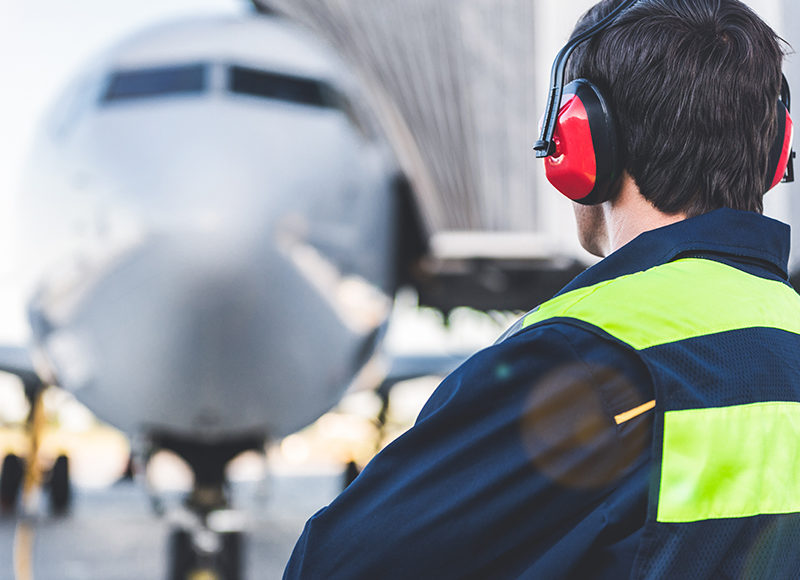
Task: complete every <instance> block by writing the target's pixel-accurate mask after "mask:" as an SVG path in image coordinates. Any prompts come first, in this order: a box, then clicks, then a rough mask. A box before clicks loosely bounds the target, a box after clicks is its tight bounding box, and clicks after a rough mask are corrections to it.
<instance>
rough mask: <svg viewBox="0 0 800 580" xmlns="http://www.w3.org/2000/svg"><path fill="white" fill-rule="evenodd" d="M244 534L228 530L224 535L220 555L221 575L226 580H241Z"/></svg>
mask: <svg viewBox="0 0 800 580" xmlns="http://www.w3.org/2000/svg"><path fill="white" fill-rule="evenodd" d="M243 552H244V535H243V534H242V533H241V532H228V533H226V534H223V536H222V551H221V553H220V555H219V571H220V577H221V578H224V579H225V580H241V578H242V557H243Z"/></svg>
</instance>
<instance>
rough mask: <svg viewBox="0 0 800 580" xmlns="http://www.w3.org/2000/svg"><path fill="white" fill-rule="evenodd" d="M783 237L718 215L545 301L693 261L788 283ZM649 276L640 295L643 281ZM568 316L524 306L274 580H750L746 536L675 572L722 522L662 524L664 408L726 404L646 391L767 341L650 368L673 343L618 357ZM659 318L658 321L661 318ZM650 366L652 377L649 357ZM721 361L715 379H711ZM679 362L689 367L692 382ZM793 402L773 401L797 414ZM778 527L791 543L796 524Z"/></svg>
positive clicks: (695, 345) (745, 216)
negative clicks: (744, 575) (701, 563)
mask: <svg viewBox="0 0 800 580" xmlns="http://www.w3.org/2000/svg"><path fill="white" fill-rule="evenodd" d="M788 241H789V230H788V227H787V226H785V225H784V224H780V223H779V222H775V221H774V220H770V219H768V218H764V217H762V216H759V215H757V214H753V213H746V212H737V211H733V210H718V211H715V212H712V213H710V214H706V215H703V216H699V217H697V218H692V219H689V220H685V221H682V222H679V223H676V224H673V225H671V226H667V227H664V228H660V229H658V230H653V231H650V232H646V233H644V234H642V235H641V236H639V237H637V238H636V239H635V240H633V241H631V242H630V243H628V244H627V245H625V246H624V247H622V248H621V249H619V250H618V251H617V252H615V253H614V254H612V255H610V256H609V257H607V258H606V259H604V260H602V261H601V262H599V263H598V264H597V265H595V266H594V267H592V268H590V269H588V270H587V271H586V272H584V273H583V274H581V275H580V276H578V277H577V278H575V279H574V280H573V281H572V282H571V283H570V284H569V285H568V286H567V287H565V288H564V289H563V290H562V291H561V292H560V293H559V296H560V297H566V299H570V297H571V296H575V295H578V296H583V294H581V293H582V292H583V293H584V294H586V295H587V296H592V295H593V293H594V289H595V288H599V287H603V286H604V283H605V282H608V281H612V282H614V281H616V280H619V279H622V280H625V279H629V278H630V276H631V275H635V274H640V273H644V272H649V271H656V270H653V269H657V267H659V266H662V265H667V264H673V263H677V264H679V266H680V265H681V264H683V263H684V262H681V260H688V262H687V263H688V264H689V265H690V266H691V265H692V264H693V263H695V262H696V261H697V260H698V259H699V260H700V262H697V263H700V264H701V265H702V264H708V263H709V262H708V261H712V262H713V263H715V264H721V265H723V266H724V267H732V268H734V269H735V270H736V271H738V272H742V273H746V274H748V275H751V276H753V277H755V278H757V279H758V280H765V281H770V282H776V283H778V284H779V285H787V286H788V283H787V282H786V278H787V274H786V269H787V260H788V252H789V243H788ZM676 261H677V262H676ZM693 261H695V262H693ZM648 280H650V283H651V285H652V280H653V276H650V277H649V278H648ZM614 283H616V282H614ZM633 287H634V288H636V287H635V286H633ZM655 288H656V289H657V290H656V291H659V290H658V286H657V285H656V286H655ZM673 291H674V289H673V290H669V292H673ZM664 292H667V290H664ZM669 292H668V293H669ZM598 295H599V294H598ZM649 298H650V297H648V296H638V297H637V296H634V297H633V298H631V301H632V302H635V303H640V302H641V303H643V304H644V303H648V301H649ZM588 303H589V302H587V304H588ZM547 304H549V303H547ZM543 308H546V306H545V307H543ZM610 310H612V311H613V310H614V309H613V308H611V309H610ZM798 311H799V312H800V309H798ZM569 316H571V315H569V314H566V315H558V316H549V315H548V316H544V315H543V319H540V318H542V317H539V318H537V312H536V311H532V313H530V314H529V315H526V317H523V318H522V319H521V320H520V321H519V322H518V323H517V324H516V325H514V327H512V328H511V329H510V330H509V332H507V333H506V334H505V335H504V336H503V337H502V338H501V339H500V340H499V341H498V342H497V343H496V344H494V345H493V346H491V347H489V348H487V349H484V350H482V351H480V352H479V353H477V354H475V355H474V356H473V357H471V358H470V359H469V360H468V361H466V362H465V363H464V364H463V365H462V366H461V367H460V368H459V369H457V370H456V371H454V372H453V373H452V374H451V375H450V376H448V377H447V378H446V379H445V380H444V381H443V382H442V384H441V385H440V386H439V387H438V389H437V390H436V391H435V393H434V394H433V395H432V396H431V398H430V400H429V401H428V402H427V404H426V405H425V407H424V408H423V410H422V412H421V413H420V415H419V418H418V419H417V422H416V424H415V425H414V427H413V428H412V429H410V430H409V431H408V432H407V433H405V434H404V435H403V436H401V437H400V438H399V439H397V440H396V441H395V442H393V443H392V444H391V445H389V446H388V447H387V448H386V449H385V450H383V451H382V452H381V453H380V454H378V455H377V456H376V457H375V458H374V459H373V460H372V461H371V462H370V463H369V465H367V467H366V468H365V469H364V471H363V472H362V474H361V475H360V476H359V477H358V478H357V479H356V480H355V482H354V483H353V484H351V485H350V486H349V487H348V488H347V489H346V490H345V491H344V492H343V493H342V494H341V495H340V496H339V497H338V498H337V499H336V500H335V501H334V502H333V503H331V504H330V505H329V506H328V507H326V508H324V509H322V510H321V511H320V512H318V513H317V514H316V515H315V516H313V517H312V518H311V519H310V520H309V522H308V523H307V524H306V527H305V530H304V532H303V535H302V537H301V538H300V540H299V541H298V543H297V545H296V547H295V549H294V552H293V554H292V557H291V560H290V561H289V563H288V566H287V568H286V572H285V575H284V577H285V578H518V577H519V578H583V577H587V578H588V577H591V578H622V577H628V576H631V575H634V576H638V577H651V576H662V575H670V574H672V575H674V574H690V573H692V570H695V571H696V570H700V569H702V570H703V573H708V574H713V573H719V571H720V570H724V571H725V573H728V572H730V573H732V574H738V573H741V572H742V571H743V570H747V566H751V565H752V558H750V559H748V554H751V552H748V550H747V547H748V546H749V545H751V544H748V542H751V543H752V545H755V544H757V543H758V542H759V541H762V542H763V541H764V539H763V535H762V536H759V535H758V534H756V535H753V533H752V529H751V528H748V530H749V531H747V532H742V531H741V530H738V528H737V529H736V530H734V531H731V532H730V533H731V534H734V535H736V537H737V538H739V540H738V541H739V544H737V550H738V551H739V552H740V556H738V560H736V561H733V559H732V560H730V562H729V563H728V564H719V562H717V561H716V560H714V559H715V558H716V559H717V560H719V559H723V558H722V557H721V556H719V554H717V553H716V552H715V553H714V554H712V556H713V557H712V558H711V560H714V561H712V562H711V563H709V564H708V565H706V566H705V567H704V568H691V567H689V568H686V569H683V568H681V567H680V566H681V562H682V561H683V560H684V559H683V557H682V556H681V554H682V553H683V551H685V546H686V544H687V542H688V541H689V540H691V541H692V542H695V543H696V542H698V541H699V540H701V539H703V538H705V539H707V538H708V537H709V534H711V535H712V536H713V535H714V534H717V533H719V532H720V529H721V528H719V525H722V524H723V523H724V522H727V521H728V520H727V519H726V520H714V524H713V525H717V526H718V527H717V528H713V529H711V528H708V527H703V526H704V525H705V524H702V525H700V524H693V523H691V522H689V520H691V519H692V518H693V515H692V514H691V513H690V514H688V515H685V514H682V513H680V510H679V509H677V511H676V510H674V509H673V512H669V511H668V510H667V511H666V512H664V513H660V512H658V505H657V499H658V488H659V481H658V478H659V477H660V476H661V471H660V467H661V463H660V462H661V461H662V458H661V453H662V451H661V448H662V446H663V444H664V443H663V423H664V417H665V415H664V413H665V412H666V411H670V410H672V411H680V410H683V409H684V407H685V408H686V409H691V408H692V407H693V406H694V407H702V408H705V407H706V406H711V407H714V406H716V405H717V404H723V403H719V402H718V401H717V400H716V399H715V398H714V397H717V394H714V395H713V396H710V398H711V399H713V400H712V401H711V402H710V403H709V402H708V401H704V403H703V404H702V405H701V404H696V405H692V404H690V403H686V404H685V405H684V399H690V398H691V396H690V395H691V393H692V391H691V388H692V385H690V384H688V383H689V382H691V381H694V380H695V379H694V378H692V379H691V380H688V381H687V380H685V381H684V382H686V383H687V389H689V390H687V391H686V393H688V394H686V393H684V392H683V387H678V391H680V392H679V393H677V394H671V393H667V392H665V391H663V390H660V389H662V388H663V387H662V385H664V384H668V383H669V381H670V380H672V378H670V377H672V376H673V375H674V376H679V375H680V376H683V375H681V373H683V372H684V371H683V370H682V369H683V367H682V366H681V365H686V364H689V363H686V361H685V360H683V359H681V361H680V362H679V363H676V365H675V366H674V368H673V366H672V365H671V363H670V362H669V361H670V360H671V359H669V356H680V357H686V356H687V355H686V352H690V354H689V355H688V356H689V358H690V359H693V360H694V359H696V360H699V361H700V363H698V364H699V365H700V366H699V367H698V368H700V369H701V370H700V372H701V375H702V372H703V371H702V365H712V364H713V361H714V360H716V358H717V357H720V356H722V355H720V354H719V353H720V352H723V353H724V352H728V351H726V350H725V349H730V348H739V347H741V348H744V349H753V352H754V353H756V355H757V353H758V352H760V351H761V350H763V349H764V344H767V345H768V344H769V341H772V340H773V339H775V337H774V336H773V335H772V334H767V335H759V336H757V337H755V338H754V337H753V336H751V335H749V334H748V335H746V336H745V337H744V338H737V339H736V340H739V342H740V343H742V344H741V345H739V346H735V347H730V346H729V345H728V343H725V344H724V345H723V347H720V349H721V350H720V349H717V348H716V347H708V346H707V344H708V342H707V341H698V340H693V339H690V340H683V342H681V343H680V344H681V345H682V346H681V349H679V350H680V354H679V355H672V354H667V355H664V354H663V353H664V352H668V353H669V352H673V351H674V350H675V349H674V348H673V349H672V350H670V348H672V345H670V344H668V345H667V346H666V347H664V346H663V345H662V346H660V347H659V348H655V349H654V348H648V346H649V345H647V344H644V345H641V346H639V347H637V346H636V345H634V347H631V346H630V344H628V343H626V342H625V341H624V340H620V339H619V338H618V337H617V336H615V335H614V333H615V330H614V327H613V325H611V326H609V327H608V328H599V326H602V325H601V324H599V323H597V324H595V323H586V322H585V321H582V320H576V319H573V318H569ZM662 319H664V320H667V322H666V324H667V325H668V324H669V320H670V319H669V317H662ZM644 327H645V331H647V330H648V329H649V326H648V324H644ZM609 329H610V330H609ZM734 330H736V329H734ZM665 332H667V331H665ZM776 332H777V331H776ZM729 334H731V335H732V336H734V337H739V334H737V333H736V332H733V333H726V336H728V335H729ZM777 340H778V341H780V340H782V339H780V338H778V339H777ZM628 342H635V341H633V340H629V341H628ZM662 342H664V341H662ZM756 342H759V343H760V344H756ZM687 344H688V345H690V346H691V348H689V350H688V351H687V348H685V345H687ZM798 346H800V344H799V345H798ZM637 349H638V350H637ZM692 349H694V350H692ZM706 351H708V352H706ZM643 353H644V354H643ZM652 353H655V354H652ZM659 353H661V354H659ZM664 356H667V359H666V360H667V363H666V364H664V363H663V360H661V359H659V358H658V357H662V358H663V357H664ZM781 356H784V355H783V354H782V355H781ZM739 358H741V357H739ZM777 358H778V359H780V357H777ZM676 360H677V359H676ZM781 360H782V359H780V360H777V362H775V364H776V365H779V364H781ZM653 361H655V362H653ZM709 361H712V362H709ZM690 362H691V361H690ZM726 363H727V361H725V360H722V361H721V362H720V364H719V365H717V367H715V368H714V369H712V370H713V372H712V374H713V373H717V375H714V376H715V377H716V378H715V381H717V380H718V378H719V377H718V373H723V375H724V373H726V372H727V370H726V367H725V364H726ZM695 366H696V365H695ZM734 366H736V365H734ZM739 366H742V365H741V363H740V365H739ZM796 366H798V369H794V371H793V372H796V376H797V377H798V378H800V364H798V365H796ZM689 367H691V369H690V370H689V371H686V372H688V373H692V372H693V373H697V372H698V371H697V369H695V368H694V367H692V365H691V364H689ZM736 368H737V369H739V367H738V366H736ZM736 372H739V374H740V375H741V374H742V373H745V374H746V373H747V371H746V370H745V369H739V370H737V371H736ZM686 376H689V375H686ZM691 376H692V377H694V376H695V375H691ZM709 376H711V375H709ZM737 376H739V375H737ZM742 376H743V375H742ZM792 376H794V375H792ZM734 378H735V377H734ZM790 379H791V377H790ZM790 379H786V380H787V381H789V382H791V380H790ZM676 380H677V379H676ZM681 380H683V379H680V380H677V383H676V384H678V385H681V384H682V383H681V382H680V381H681ZM737 380H738V379H737ZM781 380H783V379H781ZM797 382H798V388H800V380H798V381H797ZM732 384H735V381H734V383H732ZM787 389H788V387H787ZM788 390H791V389H788ZM796 391H797V389H795V390H792V392H791V393H788V392H787V394H786V396H785V397H782V398H781V400H791V401H795V400H798V401H800V393H798V392H796ZM704 396H705V395H704ZM721 396H722V395H720V397H721ZM748 396H749V397H750V398H752V399H753V400H754V401H761V400H762V399H763V396H761V395H760V394H756V395H753V394H750V395H748ZM717 398H719V397H717ZM654 400H657V402H658V406H657V407H656V408H655V410H653V401H654ZM662 401H663V402H664V405H662ZM749 401H750V399H747V401H745V402H749ZM681 417H683V416H681ZM654 424H655V428H654ZM670 441H671V440H670ZM670 445H671V443H670ZM675 465H676V464H675V462H674V461H673V460H672V459H671V458H669V470H671V472H672V471H675V470H677V471H676V473H679V471H680V469H681V467H680V465H678V466H677V467H675ZM667 475H670V473H667ZM654 496H655V497H654ZM701 499H702V498H701ZM670 501H672V502H673V504H675V503H680V502H679V501H678V502H675V501H673V500H670ZM692 501H694V500H692ZM698 501H700V500H698ZM695 503H697V502H695ZM664 505H666V506H667V507H669V506H668V505H667V502H666V501H665V502H664ZM662 507H663V506H662ZM664 509H667V508H664ZM698 509H700V510H701V511H702V508H698ZM723 511H724V510H723ZM798 511H800V508H798ZM723 516H724V517H726V518H729V514H727V513H724V514H722V516H719V517H723ZM702 517H707V516H702ZM713 517H718V516H713ZM759 517H763V516H759ZM670 518H671V519H670ZM695 519H696V518H695ZM737 521H738V520H737ZM675 522H678V523H675ZM771 522H772V520H769V521H767V523H766V524H765V525H766V526H767V528H769V526H773V527H774V525H773V523H771ZM780 525H781V526H783V527H784V528H786V529H791V530H795V528H794V527H793V526H794V520H791V521H790V522H788V523H787V522H785V521H783V520H781V524H780ZM787 526H788V527H787ZM723 527H724V526H723ZM762 527H763V526H762ZM687 529H688V530H689V532H691V533H686V530H687ZM727 529H728V528H725V529H724V530H722V531H725V530H727ZM759 529H761V528H759ZM782 529H783V528H782ZM731 530H733V528H731ZM737 530H738V531H737ZM795 531H800V527H798V528H797V529H796V530H795ZM792 533H794V532H793V531H792ZM786 537H791V536H786ZM676 538H677V539H676ZM681 538H683V539H681ZM670 542H671V543H670ZM731 542H732V540H731ZM729 543H730V542H729ZM665 545H666V546H668V547H667V548H665V547H664V546H665ZM723 548H724V550H729V549H730V546H727V545H726V546H724V547H723ZM723 548H720V550H722V552H720V550H717V551H718V552H720V553H725V552H724V550H723ZM741 554H744V555H741ZM695 556H696V554H695ZM693 557H694V556H693ZM635 562H636V564H634V563H635ZM790 565H791V563H790ZM726 566H727V567H726ZM776 569H777V568H776ZM780 569H781V570H783V569H787V568H780ZM761 570H762V571H763V568H762V569H761Z"/></svg>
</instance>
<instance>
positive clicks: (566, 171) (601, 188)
mask: <svg viewBox="0 0 800 580" xmlns="http://www.w3.org/2000/svg"><path fill="white" fill-rule="evenodd" d="M562 102H563V105H562V106H561V109H560V111H559V112H558V117H557V119H556V125H555V130H554V131H553V140H552V142H553V151H552V153H551V155H550V156H549V157H546V158H545V160H544V169H545V174H546V175H547V180H548V181H549V182H550V183H551V184H552V185H553V187H555V188H556V189H557V190H558V191H560V192H561V193H563V194H564V195H565V196H567V197H568V198H569V199H571V200H572V201H576V202H578V203H582V204H584V205H595V204H598V203H603V202H604V201H606V200H608V199H609V197H610V193H611V191H612V190H611V185H612V184H613V183H614V181H616V179H617V177H619V174H620V167H619V165H620V155H619V145H618V142H617V130H616V125H615V122H614V118H613V115H612V113H611V109H610V108H609V107H608V104H607V102H606V100H605V99H604V98H603V95H602V93H601V92H600V90H599V89H598V88H597V87H596V86H595V85H593V84H592V83H590V82H589V81H587V80H585V79H578V80H575V81H572V82H571V83H569V84H568V85H567V86H565V87H564V94H563V97H562Z"/></svg>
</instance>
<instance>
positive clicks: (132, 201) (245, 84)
mask: <svg viewBox="0 0 800 580" xmlns="http://www.w3.org/2000/svg"><path fill="white" fill-rule="evenodd" d="M32 157H33V165H32V167H31V170H30V172H29V179H27V180H26V185H25V188H24V195H23V196H21V200H20V215H21V217H20V220H21V223H25V224H32V227H31V229H30V230H28V233H29V234H30V236H29V237H28V238H27V239H26V240H24V242H23V243H22V244H21V247H22V248H24V250H23V251H24V252H25V256H26V258H27V259H29V260H30V261H31V263H33V262H35V265H34V266H32V267H31V271H30V272H29V273H27V274H26V276H29V277H30V278H31V279H34V280H36V289H35V293H34V295H33V297H32V299H31V302H30V305H29V312H30V324H31V331H32V336H33V342H34V344H33V347H32V349H31V351H30V354H29V355H28V357H27V358H26V356H25V355H26V353H25V352H24V351H21V350H6V351H4V352H5V354H6V356H5V358H4V360H3V364H2V365H0V366H2V368H3V369H4V370H6V371H9V372H13V373H16V374H18V375H20V376H22V377H23V379H24V380H25V381H26V383H25V384H26V386H27V385H29V384H35V381H34V377H35V376H38V377H41V381H42V383H46V384H56V385H59V386H62V387H64V388H66V389H67V390H69V391H70V392H72V393H73V394H75V396H76V397H77V398H78V399H79V400H80V401H82V402H83V403H84V404H86V405H87V406H88V407H89V408H90V409H91V410H93V411H94V412H95V413H96V414H97V415H98V416H100V417H101V418H103V419H104V420H106V421H108V422H109V423H111V424H112V425H114V426H116V427H118V428H120V429H122V430H123V431H125V432H126V433H128V434H130V435H131V436H132V437H134V438H136V437H138V438H142V439H143V442H144V444H143V447H144V448H145V449H146V451H145V453H150V452H152V451H153V450H156V449H168V450H171V451H173V452H175V453H176V454H178V455H179V456H181V457H182V458H183V459H185V460H186V462H187V463H188V464H189V465H190V467H191V468H192V470H193V471H194V475H195V483H194V488H193V490H192V492H191V494H190V496H189V498H188V500H187V505H188V506H189V507H190V508H191V510H192V512H193V513H194V514H196V515H197V520H198V521H200V527H201V528H207V527H208V526H209V525H210V524H209V522H211V521H213V520H214V519H215V518H216V519H217V520H219V519H220V518H219V517H218V516H219V513H221V512H223V511H224V510H226V509H227V508H228V507H229V502H228V498H227V494H226V482H225V467H226V465H227V464H228V463H229V462H230V460H232V459H233V458H234V457H235V456H237V455H238V454H240V453H242V452H244V451H247V450H251V449H252V450H263V448H264V445H265V442H266V441H267V440H268V439H277V438H281V437H283V436H285V435H288V434H290V433H292V432H294V431H297V430H299V429H300V428H301V427H303V426H305V425H307V424H309V423H311V422H312V421H313V420H314V419H316V418H317V417H319V416H320V415H321V414H322V413H324V412H325V411H327V410H329V409H330V408H331V407H332V406H333V405H334V404H335V403H336V402H337V401H338V400H339V399H340V397H341V395H342V393H343V391H344V390H345V388H346V387H347V386H348V385H349V384H350V383H351V382H352V380H353V378H354V376H355V375H356V374H357V372H358V371H359V370H360V369H361V368H362V367H363V366H364V365H365V363H366V362H367V361H368V360H369V359H370V358H371V357H372V356H373V354H374V353H375V351H376V348H377V347H378V345H379V344H380V341H381V338H382V336H383V334H384V332H385V329H386V323H387V319H388V316H389V313H390V309H391V304H392V302H391V297H392V295H393V293H394V291H395V289H396V288H397V285H398V283H399V280H398V277H399V272H400V269H399V268H400V264H399V262H398V260H396V259H394V254H395V252H397V251H398V248H399V247H400V244H401V243H402V239H401V238H402V237H403V236H404V235H408V233H409V232H411V231H413V227H412V226H409V225H408V224H403V223H402V222H400V221H399V220H398V216H400V215H401V213H402V212H401V211H400V210H401V208H400V205H401V204H402V203H404V202H403V201H402V200H401V197H402V196H403V195H404V190H403V186H402V179H401V176H400V175H399V173H398V168H397V166H396V162H395V161H394V157H393V154H392V152H391V150H390V149H389V148H388V146H387V145H386V142H385V141H384V140H383V139H381V138H380V134H379V132H378V130H377V127H376V124H375V120H374V118H372V117H371V114H370V111H369V109H368V108H367V107H366V106H365V104H364V102H363V100H362V97H361V95H360V92H359V87H358V84H357V83H356V81H355V79H354V78H353V77H352V76H351V75H350V74H349V73H348V71H347V69H346V68H345V67H344V66H343V65H342V63H340V62H339V61H338V60H337V59H336V57H335V56H334V55H333V54H332V53H331V51H330V50H329V49H327V48H325V47H324V46H322V45H321V44H320V43H319V42H318V41H315V40H314V39H313V38H311V37H310V36H309V35H308V34H307V33H304V32H303V31H302V30H300V29H299V28H296V27H295V26H293V25H292V24H291V23H289V22H288V21H286V20H284V19H279V18H270V17H264V16H256V15H252V16H243V17H237V18H230V17H226V18H222V19H220V18H197V19H193V20H188V21H181V22H175V23H171V24H166V25H162V26H157V27H155V28H152V29H149V30H147V31H144V32H142V33H141V34H138V35H136V36H135V37H133V38H131V39H129V40H127V41H124V42H123V43H121V44H120V45H119V46H117V47H116V48H114V49H112V50H111V51H110V52H108V53H107V54H105V55H103V57H102V58H101V59H100V60H99V61H98V62H95V63H93V64H92V65H91V66H90V67H89V68H88V69H87V70H86V71H84V72H83V73H82V74H81V75H79V77H78V78H77V80H76V81H75V82H74V83H72V85H71V86H70V87H68V88H67V90H66V92H65V93H64V94H63V95H62V96H61V97H60V98H59V99H58V101H57V105H56V107H55V109H54V110H53V111H52V113H51V114H50V115H49V118H48V119H47V120H46V121H45V124H44V126H43V132H42V137H41V139H40V140H39V142H38V144H37V145H36V146H35V149H34V152H33V156H32ZM403 246H404V247H407V244H403ZM387 257H392V258H391V259H387ZM0 354H3V353H0ZM34 373H35V374H34ZM28 390H29V391H30V390H32V389H31V388H29V389H28ZM5 461H6V462H7V465H8V466H14V465H17V466H18V465H19V461H18V460H15V459H13V458H12V459H11V460H9V458H8V457H7V458H6V459H5ZM63 464H64V462H63V461H62V462H61V464H60V465H63ZM63 470H64V467H60V468H59V472H60V473H61V474H62V476H61V477H60V479H62V480H63ZM3 478H4V480H3V483H2V484H0V488H2V489H3V490H4V493H5V496H6V497H5V499H6V500H11V501H13V497H14V496H15V494H16V493H17V490H18V488H19V486H20V485H21V479H22V478H21V477H20V473H19V468H16V469H14V468H13V467H9V468H8V469H4V470H3ZM15 488H16V489H15ZM60 489H61V490H62V491H63V489H64V488H63V485H62V486H60ZM63 503H64V502H61V504H60V505H59V506H58V507H59V508H64V507H66V506H65V505H63ZM189 536H190V535H189V534H188V533H187V531H186V530H179V531H178V532H176V534H175V536H174V538H173V540H172V542H173V547H174V550H173V551H174V554H173V563H172V568H173V570H176V572H175V573H174V575H175V577H182V574H184V573H185V571H186V570H188V569H189V568H190V567H191V566H196V565H198V562H197V561H198V559H202V558H203V557H206V559H208V558H210V557H211V556H213V557H214V558H215V562H216V564H214V565H216V566H217V567H221V568H223V569H224V570H225V573H224V574H223V576H225V577H235V576H238V572H237V570H238V566H239V562H238V556H237V552H238V550H239V549H240V548H239V547H238V543H239V541H240V540H239V539H238V535H236V534H227V535H226V536H225V539H224V542H223V544H225V545H224V546H223V547H222V548H221V549H220V550H219V552H218V553H217V554H211V556H209V555H208V554H205V555H204V554H198V553H197V552H198V550H197V549H196V547H192V546H191V542H190V537H189Z"/></svg>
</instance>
